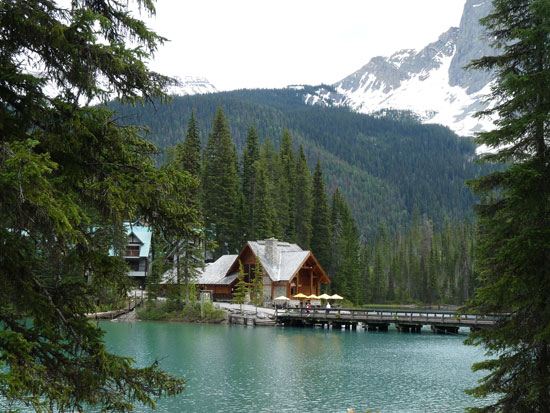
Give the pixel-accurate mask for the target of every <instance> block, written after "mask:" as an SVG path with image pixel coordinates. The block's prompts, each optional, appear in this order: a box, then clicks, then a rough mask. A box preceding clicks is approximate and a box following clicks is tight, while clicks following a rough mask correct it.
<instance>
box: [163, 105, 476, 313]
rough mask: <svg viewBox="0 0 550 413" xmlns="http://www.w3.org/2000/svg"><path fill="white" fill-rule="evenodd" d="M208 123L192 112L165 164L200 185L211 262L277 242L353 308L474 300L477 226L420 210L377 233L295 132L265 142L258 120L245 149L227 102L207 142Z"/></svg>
mask: <svg viewBox="0 0 550 413" xmlns="http://www.w3.org/2000/svg"><path fill="white" fill-rule="evenodd" d="M200 118H201V117H200V115H199V112H198V110H197V111H196V112H195V111H194V110H193V111H191V114H190V115H189V118H188V119H187V121H186V128H185V132H184V134H182V136H180V139H179V140H178V141H177V143H176V144H175V145H172V146H168V147H167V148H166V150H165V151H164V155H163V157H162V161H161V162H162V163H163V168H176V169H178V170H180V171H187V172H188V173H189V174H190V175H191V176H192V177H194V178H195V179H196V180H197V181H198V183H197V186H198V188H197V190H196V191H195V192H193V194H191V195H190V197H191V198H193V199H194V201H193V202H196V203H197V204H198V205H200V212H201V214H200V215H201V220H202V226H203V228H204V238H205V243H206V245H207V249H208V251H209V254H210V255H209V256H208V257H209V258H210V259H217V258H218V257H220V256H221V255H223V254H235V253H238V251H239V250H240V248H242V246H243V245H244V244H245V243H246V241H247V240H258V239H266V238H270V237H275V238H277V239H279V240H282V241H288V242H293V243H297V244H298V245H299V246H300V247H302V248H303V249H310V250H312V252H313V253H314V254H315V256H316V257H317V259H318V260H319V262H320V263H321V265H322V266H323V268H324V269H325V270H326V271H327V273H328V275H329V277H330V278H331V284H330V287H329V289H330V291H329V292H331V293H334V292H337V293H339V294H341V295H343V296H345V297H346V299H347V300H348V301H349V304H350V305H364V304H373V303H374V304H403V303H417V304H429V305H441V304H455V305H458V304H462V303H463V302H464V301H465V300H466V299H467V298H468V297H470V296H471V295H472V292H473V289H474V286H475V281H474V280H475V275H474V266H473V251H474V244H475V222H474V221H472V220H468V219H466V218H463V219H461V220H459V219H454V220H452V219H450V218H445V219H444V220H443V221H442V222H439V223H434V220H433V218H432V217H431V216H429V215H428V214H427V213H425V212H424V213H422V212H421V211H420V209H419V208H418V206H417V205H414V206H413V210H412V212H411V213H410V219H409V222H408V224H407V225H406V226H400V227H398V228H397V229H396V225H395V222H393V223H392V224H391V225H388V223H387V222H386V221H385V220H384V219H380V220H378V223H377V227H376V229H375V230H374V231H362V229H361V227H360V225H358V223H357V218H356V215H355V214H354V212H353V211H352V209H351V208H350V203H349V202H348V199H347V198H348V196H347V194H345V193H344V191H342V189H341V188H339V187H338V186H335V185H330V186H328V185H327V181H328V180H327V178H326V173H325V170H324V162H321V156H320V153H321V152H319V151H317V152H316V151H308V152H309V157H308V156H307V155H306V151H305V150H304V147H303V145H302V144H299V143H298V142H299V141H298V142H296V141H297V140H296V139H295V137H294V136H293V135H292V134H291V133H290V131H289V130H287V129H284V130H283V131H282V132H281V134H280V136H278V135H274V138H273V139H271V138H270V137H268V136H264V137H263V138H260V134H259V132H258V130H257V127H256V124H255V123H254V122H251V123H250V124H249V125H248V126H247V128H246V130H245V131H240V134H242V135H244V136H245V138H244V143H239V145H237V143H238V142H237V141H236V140H235V139H234V138H233V137H232V133H231V130H232V129H231V128H230V126H229V123H228V119H227V117H226V115H225V113H224V110H223V109H222V107H221V106H219V107H218V108H217V110H216V114H215V116H214V118H213V120H212V123H211V126H210V129H207V137H206V139H204V138H203V137H202V136H201V135H202V132H201V128H200V127H199V122H198V120H197V119H200ZM455 139H456V140H457V141H458V138H455ZM201 142H204V144H201ZM464 145H465V146H466V144H464ZM239 147H241V150H240V151H239V149H238V148H239ZM315 154H317V157H316V158H314V159H313V160H312V159H308V158H311V156H315ZM310 165H312V167H311V166H310ZM354 202H358V201H357V200H354Z"/></svg>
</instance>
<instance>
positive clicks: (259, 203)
mask: <svg viewBox="0 0 550 413" xmlns="http://www.w3.org/2000/svg"><path fill="white" fill-rule="evenodd" d="M256 171H257V173H256V197H255V199H254V222H255V228H254V233H255V235H256V238H257V239H266V238H271V237H272V236H273V235H274V232H273V227H274V226H275V220H276V218H277V217H276V214H275V210H274V207H273V200H272V199H271V196H270V193H269V181H268V177H267V171H266V169H265V167H264V166H263V165H259V166H258V168H257V169H256Z"/></svg>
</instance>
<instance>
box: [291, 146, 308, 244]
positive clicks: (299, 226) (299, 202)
mask: <svg viewBox="0 0 550 413" xmlns="http://www.w3.org/2000/svg"><path fill="white" fill-rule="evenodd" d="M295 191H296V192H295V195H294V197H295V198H294V199H296V204H295V205H296V214H295V216H296V243H297V244H298V245H299V246H300V247H302V248H303V249H306V250H307V249H309V244H310V242H311V207H312V204H311V174H310V172H309V167H308V165H307V160H306V155H305V153H304V148H302V146H301V145H300V151H299V154H298V159H297V160H296V187H295Z"/></svg>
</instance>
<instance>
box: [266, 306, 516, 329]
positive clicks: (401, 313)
mask: <svg viewBox="0 0 550 413" xmlns="http://www.w3.org/2000/svg"><path fill="white" fill-rule="evenodd" d="M275 316H276V317H282V316H289V317H316V318H327V319H329V318H330V319H333V318H345V319H350V320H358V321H369V320H372V321H387V322H407V321H409V322H425V323H434V322H440V323H442V324H446V323H453V324H464V325H476V324H486V323H488V322H489V323H492V322H495V321H496V320H497V319H499V318H502V317H506V316H507V314H498V315H497V314H489V315H481V314H461V313H458V312H456V311H448V310H416V309H385V308H384V309H381V308H380V309H377V308H338V307H336V308H323V307H311V308H310V309H308V308H306V307H299V308H286V309H285V308H283V309H279V308H278V309H276V310H275Z"/></svg>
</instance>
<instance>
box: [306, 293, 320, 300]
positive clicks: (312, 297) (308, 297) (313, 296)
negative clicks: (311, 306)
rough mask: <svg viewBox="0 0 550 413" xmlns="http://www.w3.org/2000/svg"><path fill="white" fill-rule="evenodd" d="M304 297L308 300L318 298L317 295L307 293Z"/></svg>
mask: <svg viewBox="0 0 550 413" xmlns="http://www.w3.org/2000/svg"><path fill="white" fill-rule="evenodd" d="M306 298H307V299H308V300H318V299H319V297H317V296H316V295H315V294H311V295H308V296H307V297H306Z"/></svg>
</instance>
